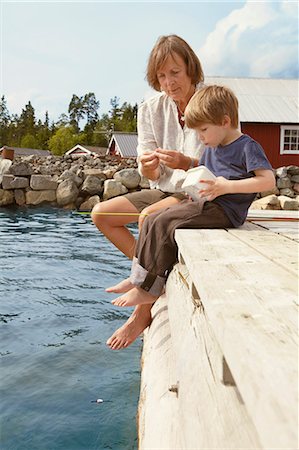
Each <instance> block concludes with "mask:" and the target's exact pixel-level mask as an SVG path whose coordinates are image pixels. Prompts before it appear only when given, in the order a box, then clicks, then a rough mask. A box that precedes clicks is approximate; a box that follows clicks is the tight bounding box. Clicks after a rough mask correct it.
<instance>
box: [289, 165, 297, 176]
mask: <svg viewBox="0 0 299 450" xmlns="http://www.w3.org/2000/svg"><path fill="white" fill-rule="evenodd" d="M287 172H288V174H290V175H299V166H287Z"/></svg>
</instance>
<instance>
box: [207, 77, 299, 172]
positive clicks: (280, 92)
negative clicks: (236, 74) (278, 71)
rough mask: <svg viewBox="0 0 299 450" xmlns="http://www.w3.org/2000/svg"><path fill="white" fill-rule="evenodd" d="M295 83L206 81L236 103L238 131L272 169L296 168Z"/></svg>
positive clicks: (297, 113) (298, 154)
mask: <svg viewBox="0 0 299 450" xmlns="http://www.w3.org/2000/svg"><path fill="white" fill-rule="evenodd" d="M298 81H299V80H298V79H273V78H228V77H206V79H205V82H206V84H220V85H223V86H227V87H229V88H230V89H232V90H233V91H234V93H235V94H236V96H237V97H238V100H239V115H240V123H241V130H242V132H243V133H246V134H248V135H249V136H251V137H252V138H253V139H255V140H256V141H258V142H259V143H260V144H261V145H262V147H263V149H264V150H265V152H266V154H267V157H268V159H269V161H270V162H271V164H272V166H273V168H275V169H276V168H278V167H282V166H290V165H296V166H299V109H298V88H299V84H298Z"/></svg>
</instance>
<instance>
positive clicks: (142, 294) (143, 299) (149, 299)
mask: <svg viewBox="0 0 299 450" xmlns="http://www.w3.org/2000/svg"><path fill="white" fill-rule="evenodd" d="M158 298H159V295H157V296H154V295H151V294H149V293H148V292H146V291H145V290H144V289H141V288H140V287H137V286H135V287H133V289H131V290H130V291H128V292H126V293H125V295H122V296H121V297H118V298H116V299H114V300H112V302H111V303H113V305H115V306H135V305H146V304H148V303H150V304H151V303H155V301H156V300H157V299H158Z"/></svg>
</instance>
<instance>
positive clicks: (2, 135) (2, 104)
mask: <svg viewBox="0 0 299 450" xmlns="http://www.w3.org/2000/svg"><path fill="white" fill-rule="evenodd" d="M9 123H10V115H9V111H8V109H7V105H6V100H5V97H4V95H3V96H2V97H1V101H0V146H1V147H2V146H3V145H5V144H8V136H9Z"/></svg>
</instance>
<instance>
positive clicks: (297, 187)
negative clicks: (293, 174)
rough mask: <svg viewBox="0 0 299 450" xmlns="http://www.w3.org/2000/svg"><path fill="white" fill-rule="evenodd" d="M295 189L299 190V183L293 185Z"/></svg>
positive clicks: (295, 190)
mask: <svg viewBox="0 0 299 450" xmlns="http://www.w3.org/2000/svg"><path fill="white" fill-rule="evenodd" d="M293 191H294V192H295V193H297V192H299V183H295V184H294V186H293Z"/></svg>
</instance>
